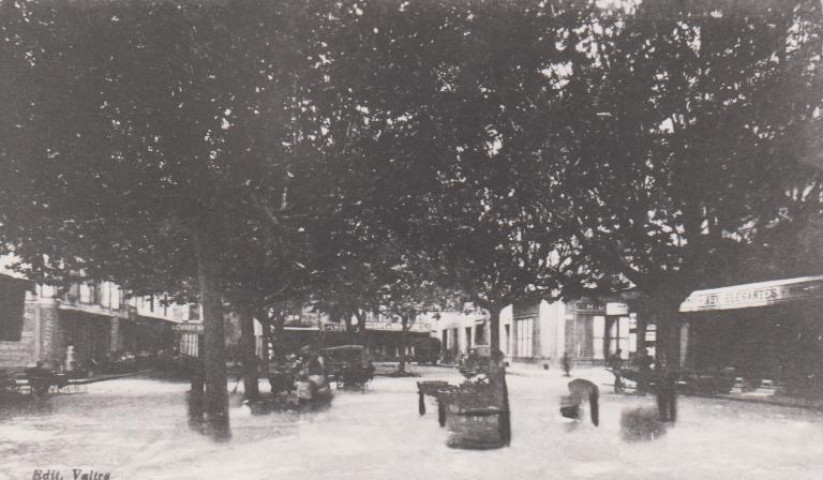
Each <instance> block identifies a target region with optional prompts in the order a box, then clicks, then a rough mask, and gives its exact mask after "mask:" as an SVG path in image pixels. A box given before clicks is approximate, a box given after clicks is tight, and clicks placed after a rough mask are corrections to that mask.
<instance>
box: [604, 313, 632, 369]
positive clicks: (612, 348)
mask: <svg viewBox="0 0 823 480" xmlns="http://www.w3.org/2000/svg"><path fill="white" fill-rule="evenodd" d="M609 337H610V338H609V353H610V354H613V353H615V352H617V349H618V348H619V349H620V350H621V357H622V358H624V359H626V358H629V351H630V347H631V345H630V342H629V317H620V318H616V319H615V320H614V322H612V325H611V329H610V335H609Z"/></svg>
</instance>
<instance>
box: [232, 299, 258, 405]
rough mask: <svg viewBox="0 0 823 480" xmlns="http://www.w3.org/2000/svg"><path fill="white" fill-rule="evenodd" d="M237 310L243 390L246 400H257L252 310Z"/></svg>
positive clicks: (241, 308) (243, 308)
mask: <svg viewBox="0 0 823 480" xmlns="http://www.w3.org/2000/svg"><path fill="white" fill-rule="evenodd" d="M238 310H239V311H238V312H237V313H238V315H239V316H240V350H241V352H240V355H241V358H242V360H243V391H244V392H245V398H246V399H248V400H257V399H258V398H259V397H260V389H259V387H258V372H257V352H256V350H257V348H256V347H257V345H256V344H255V343H256V342H255V339H254V317H253V316H252V313H251V312H252V311H251V310H250V309H248V308H245V307H242V306H241V307H240V308H239V309H238Z"/></svg>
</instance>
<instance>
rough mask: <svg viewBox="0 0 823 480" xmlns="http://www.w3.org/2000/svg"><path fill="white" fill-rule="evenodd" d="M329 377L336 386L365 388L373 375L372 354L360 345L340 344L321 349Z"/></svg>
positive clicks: (356, 388)
mask: <svg viewBox="0 0 823 480" xmlns="http://www.w3.org/2000/svg"><path fill="white" fill-rule="evenodd" d="M321 354H322V355H323V359H324V362H325V366H326V374H327V375H328V376H329V379H330V380H332V381H334V382H335V383H336V384H337V388H344V389H355V390H365V389H366V385H367V384H368V382H369V381H370V380H372V378H373V377H374V364H373V362H372V356H371V354H370V353H369V351H368V350H367V349H366V347H364V346H362V345H341V346H337V347H328V348H324V349H323V350H321Z"/></svg>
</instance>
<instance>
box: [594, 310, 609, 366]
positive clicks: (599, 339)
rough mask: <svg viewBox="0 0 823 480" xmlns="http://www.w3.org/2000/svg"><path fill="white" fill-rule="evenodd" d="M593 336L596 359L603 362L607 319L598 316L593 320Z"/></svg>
mask: <svg viewBox="0 0 823 480" xmlns="http://www.w3.org/2000/svg"><path fill="white" fill-rule="evenodd" d="M592 335H593V338H594V358H596V359H598V360H603V359H604V356H603V341H604V338H605V336H606V317H603V316H601V315H596V316H595V317H594V318H593V320H592Z"/></svg>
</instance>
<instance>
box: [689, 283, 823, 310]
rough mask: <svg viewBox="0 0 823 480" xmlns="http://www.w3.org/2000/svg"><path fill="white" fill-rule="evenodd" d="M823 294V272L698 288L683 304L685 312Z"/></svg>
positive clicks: (762, 304)
mask: <svg viewBox="0 0 823 480" xmlns="http://www.w3.org/2000/svg"><path fill="white" fill-rule="evenodd" d="M808 298H823V276H819V277H803V278H795V279H789V280H775V281H773V282H762V283H751V284H747V285H735V286H733V287H725V288H715V289H711V290H698V291H695V292H692V294H691V295H689V298H687V299H686V301H684V302H683V303H682V304H681V305H680V311H681V312H702V311H712V310H733V309H737V308H753V307H766V306H769V305H777V304H780V303H785V302H789V301H795V300H802V299H808Z"/></svg>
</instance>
